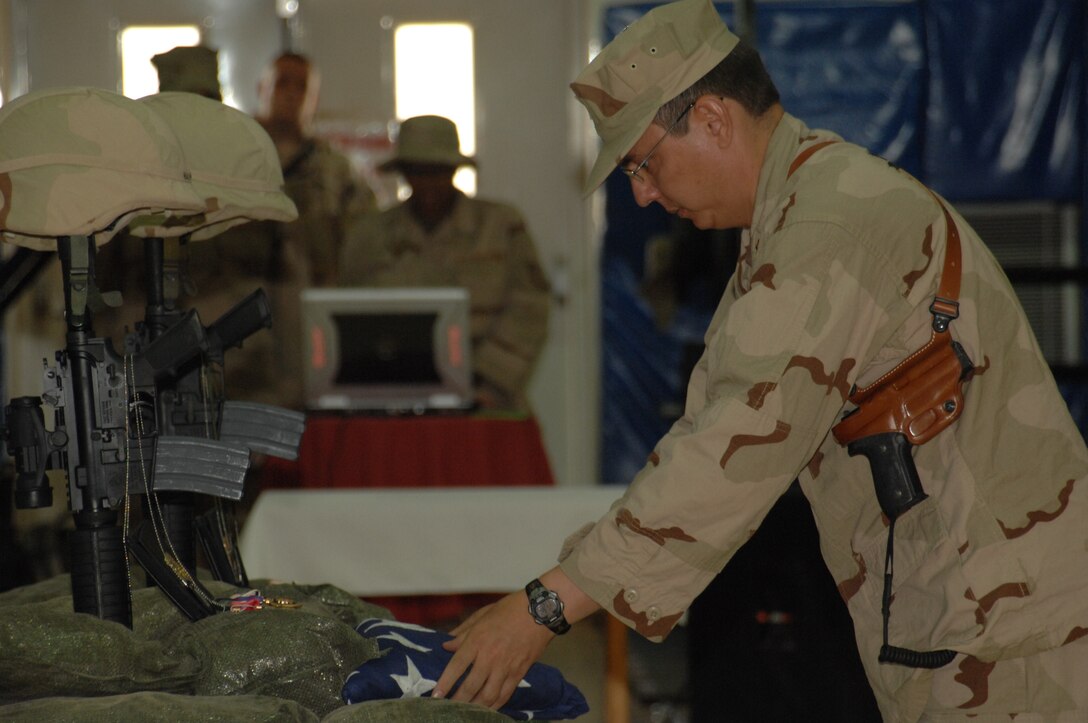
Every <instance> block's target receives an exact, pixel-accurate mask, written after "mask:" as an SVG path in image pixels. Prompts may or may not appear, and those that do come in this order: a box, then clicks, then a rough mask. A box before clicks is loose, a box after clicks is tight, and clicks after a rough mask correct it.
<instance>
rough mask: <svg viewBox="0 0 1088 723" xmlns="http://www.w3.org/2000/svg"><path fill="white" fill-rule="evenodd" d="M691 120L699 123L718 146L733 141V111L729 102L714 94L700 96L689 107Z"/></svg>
mask: <svg viewBox="0 0 1088 723" xmlns="http://www.w3.org/2000/svg"><path fill="white" fill-rule="evenodd" d="M691 111H692V116H693V122H695V123H699V124H701V125H702V126H703V127H705V128H706V132H707V134H708V135H709V137H710V138H711V139H713V141H714V143H716V144H717V145H718V147H719V148H725V147H727V146H728V145H729V144H730V143H732V141H733V131H734V128H733V121H734V118H733V113H732V108H730V107H729V103H728V102H727V101H726V100H725V99H723V98H720V97H718V96H716V95H704V96H700V98H699V99H698V100H696V101H695V107H694V108H692V109H691Z"/></svg>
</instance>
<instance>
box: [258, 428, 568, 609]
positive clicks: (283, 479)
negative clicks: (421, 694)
mask: <svg viewBox="0 0 1088 723" xmlns="http://www.w3.org/2000/svg"><path fill="white" fill-rule="evenodd" d="M259 477H260V481H259V487H260V488H261V489H267V488H276V487H279V488H282V487H305V488H314V487H487V486H523V485H550V484H554V479H553V478H552V472H551V467H550V465H549V464H548V457H547V454H546V452H545V450H544V444H543V442H542V439H541V436H540V427H539V425H538V424H537V422H536V419H534V418H531V417H530V418H525V419H507V418H490V417H482V416H467V415H466V416H422V417H374V416H361V415H345V414H311V415H310V416H309V417H308V418H307V420H306V431H305V433H304V434H303V435H302V442H301V445H300V447H299V458H298V460H297V461H295V462H289V461H286V460H282V459H277V458H272V457H270V458H267V459H266V460H265V462H264V464H263V467H262V469H261V473H260V475H259ZM481 534H484V533H481ZM496 597H497V596H495V595H427V596H413V597H380V598H379V597H368V598H367V600H368V601H369V602H373V603H375V604H378V605H382V606H384V607H387V608H389V610H390V611H391V612H392V613H393V614H394V615H395V616H396V617H397V619H398V620H404V621H408V622H414V623H419V624H423V625H431V626H441V625H444V624H446V623H449V622H451V621H455V620H458V619H460V618H462V617H463V616H464V615H465V613H467V612H469V611H471V610H472V609H475V608H477V607H480V606H481V605H483V604H486V603H488V602H492V601H493V600H495V599H496Z"/></svg>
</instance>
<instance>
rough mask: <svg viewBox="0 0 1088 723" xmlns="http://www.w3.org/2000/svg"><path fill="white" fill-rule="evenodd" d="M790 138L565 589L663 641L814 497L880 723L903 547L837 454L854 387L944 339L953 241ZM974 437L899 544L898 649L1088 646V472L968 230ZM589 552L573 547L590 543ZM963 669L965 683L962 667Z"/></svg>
mask: <svg viewBox="0 0 1088 723" xmlns="http://www.w3.org/2000/svg"><path fill="white" fill-rule="evenodd" d="M835 138H836V137H835V136H833V135H832V134H829V133H828V132H826V131H810V130H809V129H808V128H806V127H805V126H804V125H803V124H802V123H801V122H800V121H798V120H797V119H796V118H793V117H792V116H789V115H788V114H787V115H786V116H785V117H784V118H783V120H782V121H781V123H780V124H779V126H778V128H777V129H776V130H775V132H774V135H773V138H772V141H771V144H770V146H769V148H768V151H767V155H766V157H765V159H764V164H763V167H762V170H761V174H760V179H759V187H758V192H757V197H756V205H755V213H754V216H753V221H752V225H751V228H750V229H748V230H746V231H745V233H744V235H743V239H742V247H741V254H740V260H739V261H738V265H737V269H736V272H735V274H734V276H733V278H732V279H731V281H730V284H729V286H728V288H727V290H726V292H725V294H724V296H723V298H722V300H721V303H720V305H719V307H718V309H717V311H716V313H715V315H714V317H713V319H712V321H711V323H710V327H709V329H708V330H707V333H706V337H705V341H706V350H705V352H704V354H703V356H702V358H701V360H700V361H699V363H698V364H697V366H696V368H695V370H694V372H693V374H692V377H691V380H690V384H689V387H688V393H687V403H686V411H685V413H684V415H683V417H682V418H681V419H680V420H678V421H677V422H676V424H675V425H674V426H673V428H672V429H671V430H670V431H669V433H668V434H667V435H666V436H665V437H664V438H663V439H662V440H661V441H660V442H659V443H658V444H657V446H656V448H655V449H654V450H653V452H652V454H651V455H650V459H649V462H648V463H647V465H646V466H645V468H644V469H643V470H642V471H641V472H640V473H639V474H638V475H637V476H636V478H635V479H634V480H633V482H632V483H631V485H630V487H629V488H628V489H627V491H626V492H625V494H624V495H623V496H622V498H621V499H619V500H617V501H616V503H615V504H614V505H613V507H612V509H611V510H610V511H609V513H608V514H607V515H605V517H604V518H602V519H601V520H600V521H599V522H598V523H597V524H596V525H595V526H593V527H592V528H591V529H590V530H589V531H588V532H585V531H583V532H582V533H580V534H584V535H585V536H584V537H582V538H581V540H580V542H575V540H574V539H572V540H570V541H568V544H567V545H565V546H564V549H565V550H568V549H570V550H572V552H571V553H570V554H569V555H568V556H567V557H566V558H565V559H563V560H562V561H561V565H562V568H563V569H564V571H565V572H566V573H567V574H568V575H570V577H571V578H572V579H573V580H574V581H575V583H576V584H578V586H579V587H580V588H581V589H583V590H584V591H586V592H587V593H588V594H590V595H591V596H592V597H593V598H594V599H595V600H596V601H597V602H598V603H600V604H601V605H603V606H604V607H605V608H606V609H607V610H608V611H609V612H611V613H613V614H614V615H616V616H617V617H618V618H619V619H621V620H622V621H624V622H625V623H626V624H628V625H629V626H631V627H632V628H634V629H636V630H637V631H638V632H640V633H642V634H643V635H645V636H647V637H649V638H651V639H659V638H661V637H663V636H664V635H666V634H667V633H668V632H669V630H670V629H671V628H672V627H673V625H675V624H676V622H677V620H678V619H679V618H680V616H681V615H682V614H683V612H684V610H685V609H686V608H687V607H688V605H689V604H690V603H691V601H692V599H693V598H694V597H695V596H696V595H698V594H699V592H700V591H702V589H703V588H704V587H705V586H706V585H707V584H708V583H709V581H710V580H711V579H712V578H713V577H714V575H715V574H716V573H717V572H718V571H719V570H720V569H721V568H722V567H723V566H724V565H725V563H726V562H727V561H728V560H729V558H730V557H731V556H732V555H733V553H734V552H736V550H737V549H738V548H739V547H740V546H741V545H743V544H744V542H745V541H746V540H747V539H748V538H749V537H750V536H751V535H752V534H753V532H754V530H755V529H756V527H757V526H758V525H759V524H760V522H761V520H762V519H763V517H764V516H765V515H766V513H767V512H768V510H769V509H770V507H771V506H772V504H773V503H774V502H775V500H776V499H777V498H778V497H779V495H781V494H782V493H783V492H784V491H785V490H786V488H787V487H788V485H789V484H790V483H791V482H792V481H793V480H794V479H795V478H799V479H800V482H801V485H802V488H803V490H804V491H805V494H806V496H807V497H808V499H809V501H810V502H811V505H812V509H813V514H814V516H815V520H816V524H817V526H818V528H819V531H820V538H821V542H820V544H821V548H822V554H823V557H824V559H825V561H826V562H827V565H828V568H829V569H830V571H831V574H832V575H833V577H834V579H835V581H836V582H837V584H838V588H839V591H840V593H841V595H842V597H843V599H844V600H845V601H846V604H847V606H848V608H849V610H850V613H851V616H852V617H853V620H854V625H855V630H856V635H857V642H858V646H859V650H860V652H861V658H862V661H863V663H864V664H865V666H866V669H867V673H868V676H869V679H870V682H871V683H872V685H873V687H874V689H876V693H877V699H878V702H880V703H881V708H882V710H885V711H887V710H890V709H889V708H888V705H889V700H893V699H895V698H897V697H898V696H901V695H903V690H904V689H905V688H907V687H909V686H908V685H906V684H907V681H908V679H910V678H911V677H912V676H914V675H916V674H917V672H918V671H917V670H915V669H912V668H906V667H903V666H897V665H880V664H878V663H877V661H876V657H877V651H878V649H879V648H880V643H881V612H880V610H881V591H882V584H883V580H882V576H883V572H884V553H885V543H886V540H887V531H888V523H887V519H886V518H885V517H884V516H883V515H882V513H881V511H880V508H879V506H878V504H877V500H876V497H875V494H874V490H873V482H872V476H871V473H870V471H869V466H868V463H867V461H866V460H865V458H864V457H860V456H858V457H850V456H849V455H848V454H847V452H846V450H845V449H844V448H843V447H841V446H839V445H838V444H837V443H836V441H835V440H834V438H833V437H832V435H831V434H830V429H831V427H832V426H833V425H834V424H835V423H836V422H837V421H838V420H839V419H840V418H841V416H842V414H843V413H844V411H846V410H848V409H850V408H851V405H850V404H849V403H848V402H847V396H848V394H849V390H850V389H851V386H852V385H854V384H857V385H858V386H859V387H862V386H865V385H867V384H870V383H872V382H873V381H874V380H876V379H877V378H878V377H879V376H880V375H882V374H883V373H885V372H887V371H889V370H890V369H891V368H893V367H894V366H895V365H896V364H897V363H898V362H900V361H901V360H903V359H904V358H905V357H906V356H907V355H908V354H910V353H911V352H913V351H915V350H917V349H919V348H920V347H921V346H923V345H924V344H925V343H926V342H927V341H928V340H929V338H930V334H931V322H932V316H931V314H930V313H929V311H928V307H929V304H930V303H931V301H932V299H933V296H934V293H935V291H936V290H937V285H938V281H939V277H940V273H941V269H942V263H943V258H944V250H945V237H946V227H945V222H944V219H943V216H942V212H941V209H940V207H939V205H938V204H937V202H936V201H935V199H934V197H933V196H931V195H930V194H929V192H928V191H927V190H926V189H925V188H924V187H923V186H922V185H921V184H919V183H918V182H917V181H916V180H914V179H912V178H911V177H910V176H908V175H907V174H905V173H904V172H902V171H900V170H897V169H895V168H893V167H892V166H890V165H889V164H888V163H887V162H886V161H883V160H882V159H880V158H876V157H874V156H871V155H870V154H868V153H867V152H866V151H865V150H864V149H862V148H859V147H857V146H855V145H852V144H849V143H845V142H840V143H834V144H832V145H829V146H826V147H825V148H822V149H821V150H819V151H818V152H816V153H815V154H814V155H812V156H811V158H810V159H809V160H807V161H806V162H805V163H804V164H803V165H801V166H800V167H799V168H797V169H796V171H795V172H794V173H792V175H791V174H790V166H791V164H792V163H793V161H794V159H796V158H797V156H798V155H799V153H800V152H801V151H803V150H804V149H806V148H807V147H809V146H810V145H812V144H815V143H818V142H821V141H824V140H829V139H835ZM952 216H953V218H954V219H955V221H956V223H957V225H958V228H959V233H960V237H961V243H962V253H963V273H962V287H961V292H960V316H959V318H958V319H956V320H955V321H953V322H952V324H951V331H952V335H953V337H954V338H955V339H956V340H958V341H959V342H960V343H961V344H962V345H963V347H964V349H965V350H966V352H967V354H968V355H969V356H970V358H971V360H972V361H973V362H974V364H975V366H976V372H975V375H974V377H973V379H971V381H969V382H968V383H967V384H966V387H965V404H964V411H963V414H962V416H961V417H960V419H959V420H958V421H957V422H956V423H955V424H954V425H952V426H951V427H950V428H948V429H946V430H945V431H943V432H941V433H940V434H939V435H938V436H937V437H935V438H934V439H933V440H931V441H930V442H928V443H927V444H925V445H923V446H920V447H916V448H915V449H914V452H915V454H914V459H915V462H916V465H917V468H918V472H919V476H920V478H921V481H922V484H923V486H924V488H925V490H926V492H927V493H928V494H929V497H928V499H926V500H924V501H923V502H921V503H919V504H918V505H916V506H915V507H913V508H911V509H910V510H909V511H908V512H906V513H905V514H903V515H902V516H901V517H900V518H899V520H898V522H897V524H896V529H895V580H894V582H895V587H894V599H893V603H892V607H891V626H890V641H891V643H892V644H893V645H897V646H900V647H906V648H911V649H914V650H923V651H928V650H937V649H952V650H956V651H959V652H963V653H966V654H969V655H971V656H975V658H976V659H977V660H979V661H993V660H996V659H1001V658H1009V657H1016V656H1023V655H1028V654H1031V653H1034V652H1037V651H1040V650H1045V649H1049V648H1052V647H1055V646H1060V645H1062V644H1063V643H1067V642H1069V641H1071V640H1074V639H1076V638H1078V637H1080V636H1083V635H1085V634H1088V511H1086V508H1085V502H1086V499H1088V482H1086V481H1085V477H1086V476H1088V451H1086V449H1085V445H1084V442H1083V440H1082V437H1081V435H1080V434H1079V432H1078V430H1077V428H1076V427H1075V425H1074V423H1073V421H1072V419H1071V417H1070V415H1069V413H1068V411H1067V408H1066V405H1065V403H1064V401H1063V399H1062V397H1061V396H1060V395H1059V392H1058V389H1057V387H1056V385H1055V382H1054V380H1053V378H1052V376H1051V374H1050V371H1049V369H1048V367H1047V364H1046V362H1045V360H1044V359H1043V357H1042V355H1041V353H1040V351H1039V348H1038V346H1037V344H1036V342H1035V339H1034V336H1033V334H1032V332H1031V329H1030V328H1029V326H1028V322H1027V320H1026V318H1025V316H1024V313H1023V311H1022V309H1021V307H1020V305H1019V303H1018V302H1017V299H1016V297H1015V295H1014V292H1013V290H1012V288H1011V286H1010V285H1009V283H1008V281H1007V280H1006V278H1005V276H1004V274H1003V273H1002V272H1001V270H1000V269H999V267H998V265H997V263H996V262H995V260H994V259H993V257H992V256H991V255H990V253H989V252H988V251H987V249H986V248H985V247H984V246H983V244H982V242H981V241H980V240H979V238H978V236H977V235H976V234H975V232H974V231H972V230H971V229H970V227H969V226H968V225H967V224H966V223H965V222H964V221H963V219H962V218H961V217H960V216H959V215H958V214H956V213H955V212H954V211H953V213H952ZM572 538H573V536H572ZM949 667H951V666H949Z"/></svg>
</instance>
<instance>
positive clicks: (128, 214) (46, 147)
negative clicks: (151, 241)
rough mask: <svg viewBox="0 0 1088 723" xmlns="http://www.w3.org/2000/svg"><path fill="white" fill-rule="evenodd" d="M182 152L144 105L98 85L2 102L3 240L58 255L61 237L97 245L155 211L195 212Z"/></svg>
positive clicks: (197, 202)
mask: <svg viewBox="0 0 1088 723" xmlns="http://www.w3.org/2000/svg"><path fill="white" fill-rule="evenodd" d="M184 161H185V157H184V155H183V154H182V151H181V147H180V146H179V144H178V141H177V138H176V137H175V136H174V133H173V131H172V130H170V127H169V126H168V125H166V123H165V122H164V121H163V120H162V119H161V118H160V117H159V116H158V114H156V113H155V112H154V111H152V110H151V109H150V108H148V107H147V106H145V105H142V104H141V103H139V102H138V101H135V100H132V99H130V98H126V97H124V96H123V95H119V94H117V93H111V92H109V91H106V90H100V89H97V88H84V87H78V88H54V89H46V90H41V91H34V92H32V93H27V94H26V95H23V96H21V97H19V98H16V99H14V100H12V101H10V102H8V103H5V104H4V105H3V106H2V107H0V231H2V232H3V239H4V240H5V241H8V242H10V243H14V244H17V245H20V246H26V247H28V248H32V249H35V250H38V251H55V250H56V238H57V237H58V236H92V235H93V236H94V238H95V243H96V244H97V245H99V246H101V245H102V244H104V243H105V242H106V241H108V240H109V239H110V238H112V237H113V235H114V234H115V233H117V231H119V230H120V229H122V228H124V226H125V225H126V224H127V222H128V221H129V220H131V219H132V217H133V216H134V215H135V214H137V213H139V212H146V211H147V210H149V209H153V210H156V211H163V210H165V211H168V212H176V213H186V214H192V213H198V212H201V211H203V210H204V202H203V200H202V199H201V198H200V197H199V196H197V194H196V193H195V192H194V191H193V187H192V184H191V183H190V182H189V178H188V176H187V174H186V171H185V164H184Z"/></svg>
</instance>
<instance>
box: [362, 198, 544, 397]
mask: <svg viewBox="0 0 1088 723" xmlns="http://www.w3.org/2000/svg"><path fill="white" fill-rule="evenodd" d="M340 283H341V284H342V285H344V286H355V285H359V286H459V287H464V288H467V289H468V292H469V302H470V305H471V313H472V321H471V324H472V364H473V367H474V369H475V371H476V374H477V375H478V376H479V377H480V379H482V380H483V382H484V383H485V384H487V385H489V386H490V387H491V388H492V391H493V392H497V393H498V396H499V397H500V399H502V400H503V401H504V405H503V406H505V407H507V408H510V409H516V410H520V411H524V410H527V409H528V407H527V402H526V401H525V391H526V386H527V385H528V383H529V378H530V375H531V373H532V370H533V367H534V364H535V362H536V359H537V357H538V356H539V354H540V350H541V348H542V347H543V345H544V341H545V339H546V338H547V333H548V314H549V304H550V287H549V284H548V280H547V278H546V277H545V275H544V271H543V270H542V269H541V267H540V262H539V260H538V258H537V250H536V246H535V245H534V243H533V239H532V237H531V236H530V235H529V231H528V229H527V228H526V225H525V221H524V219H523V218H522V215H521V213H520V212H518V211H517V209H515V208H513V207H512V206H509V205H506V204H502V203H495V202H493V201H484V200H480V199H474V198H468V197H466V196H463V195H461V196H460V197H459V198H458V199H457V201H456V203H455V204H454V208H453V212H452V213H451V214H450V216H449V217H448V218H446V219H445V220H444V221H442V223H441V224H439V226H438V227H437V228H435V229H434V230H433V231H431V232H428V231H427V230H426V229H424V228H423V226H422V225H420V224H419V222H418V221H416V220H415V218H414V217H413V216H412V214H411V213H410V212H409V210H408V206H407V204H401V205H398V206H394V207H393V208H390V209H388V210H386V211H383V212H381V213H379V214H370V215H367V216H364V217H362V218H361V219H360V220H359V222H358V223H357V224H355V225H354V226H353V227H352V228H351V229H349V232H348V238H347V241H346V242H345V246H344V254H343V256H342V257H341V261H340Z"/></svg>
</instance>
